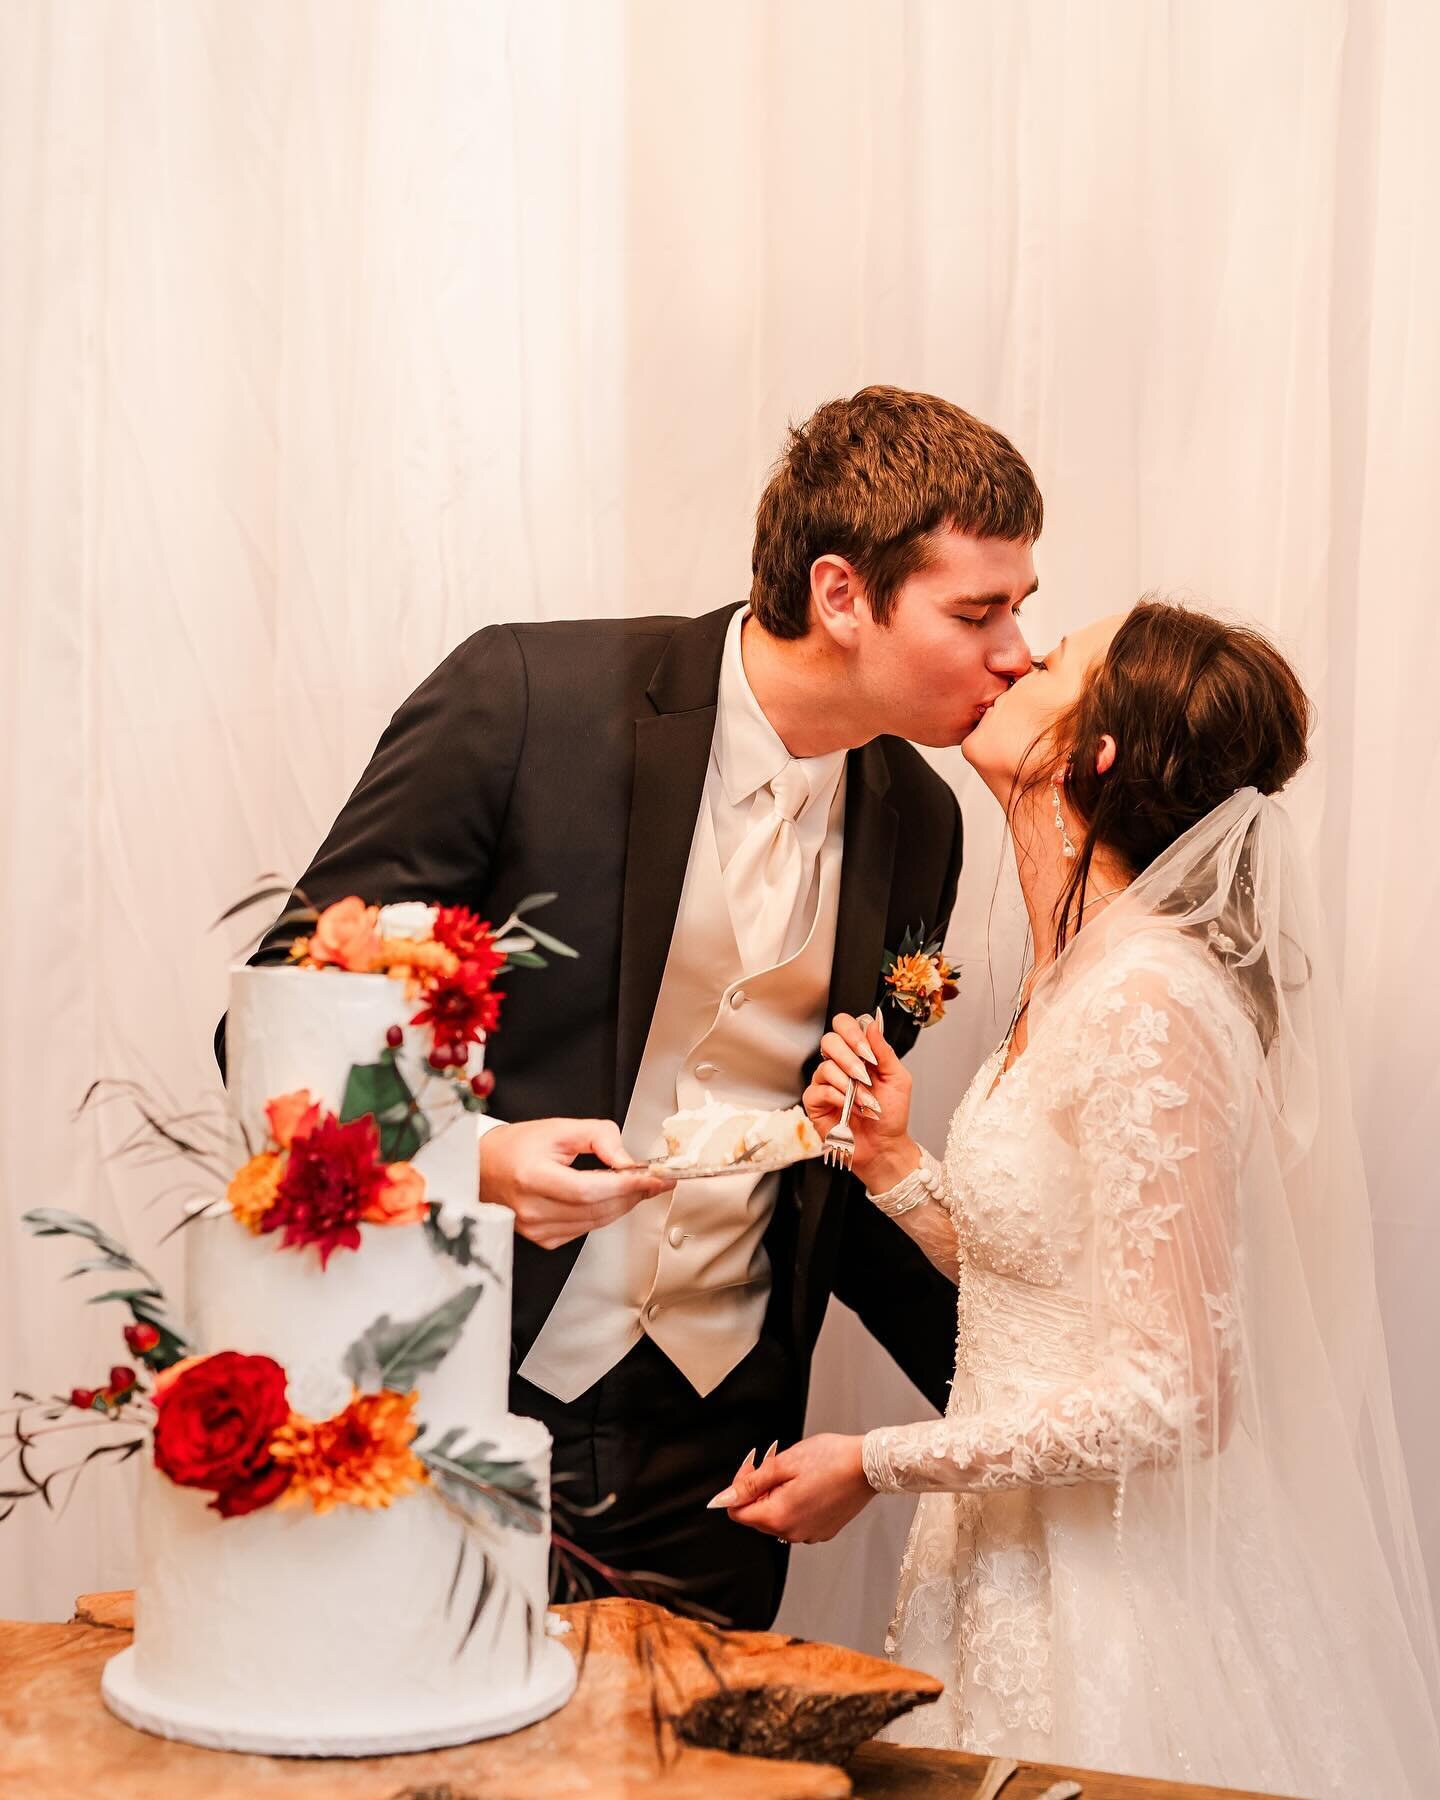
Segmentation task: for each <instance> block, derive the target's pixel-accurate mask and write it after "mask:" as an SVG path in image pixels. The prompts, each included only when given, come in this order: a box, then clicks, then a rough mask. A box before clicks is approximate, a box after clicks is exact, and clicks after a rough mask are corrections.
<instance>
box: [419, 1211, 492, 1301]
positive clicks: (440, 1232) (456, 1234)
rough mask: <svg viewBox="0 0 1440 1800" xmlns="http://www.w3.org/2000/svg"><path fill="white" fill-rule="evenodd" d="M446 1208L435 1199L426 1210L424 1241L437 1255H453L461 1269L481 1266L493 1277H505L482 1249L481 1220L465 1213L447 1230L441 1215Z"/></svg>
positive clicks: (452, 1257) (481, 1268) (480, 1267)
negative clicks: (453, 1228)
mask: <svg viewBox="0 0 1440 1800" xmlns="http://www.w3.org/2000/svg"><path fill="white" fill-rule="evenodd" d="M444 1210H445V1209H444V1207H443V1206H442V1205H441V1204H440V1202H439V1201H438V1200H432V1201H431V1202H430V1206H429V1210H428V1211H427V1212H426V1214H425V1220H424V1225H425V1241H426V1243H427V1244H429V1246H430V1248H431V1249H432V1250H433V1251H434V1252H435V1254H436V1255H437V1256H448V1257H450V1258H451V1259H452V1261H454V1262H457V1263H459V1265H460V1267H461V1268H462V1269H480V1270H482V1271H483V1272H484V1273H485V1274H486V1275H488V1276H489V1277H490V1279H491V1280H492V1281H502V1277H501V1275H500V1271H499V1270H498V1269H496V1268H492V1267H491V1265H490V1264H489V1263H488V1262H486V1260H485V1258H484V1257H483V1256H482V1255H481V1253H480V1221H479V1220H478V1219H476V1218H473V1217H471V1215H470V1214H468V1213H465V1214H462V1215H461V1218H460V1223H459V1225H458V1226H457V1227H456V1229H455V1230H454V1231H453V1232H447V1231H446V1229H445V1225H444V1222H443V1219H442V1216H441V1215H442V1214H443V1212H444ZM502 1285H503V1282H502Z"/></svg>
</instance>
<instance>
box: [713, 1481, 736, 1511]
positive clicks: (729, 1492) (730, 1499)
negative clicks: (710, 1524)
mask: <svg viewBox="0 0 1440 1800" xmlns="http://www.w3.org/2000/svg"><path fill="white" fill-rule="evenodd" d="M739 1498H740V1492H739V1489H738V1488H733V1487H728V1488H721V1490H720V1492H719V1493H718V1494H717V1495H716V1496H715V1498H714V1499H713V1500H707V1501H706V1502H705V1510H706V1512H719V1510H720V1508H721V1507H722V1506H733V1505H734V1504H735V1502H736V1501H737V1500H738V1499H739Z"/></svg>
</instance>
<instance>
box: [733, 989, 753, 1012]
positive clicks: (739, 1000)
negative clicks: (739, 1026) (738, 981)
mask: <svg viewBox="0 0 1440 1800" xmlns="http://www.w3.org/2000/svg"><path fill="white" fill-rule="evenodd" d="M749 998H750V996H749V995H748V994H747V993H746V992H745V990H744V988H736V990H735V992H734V993H733V994H732V995H731V996H730V1004H731V1006H733V1007H735V1008H736V1010H737V1011H738V1009H739V1008H740V1007H742V1006H743V1005H744V1004H745V1002H746V1001H747V1000H748V999H749Z"/></svg>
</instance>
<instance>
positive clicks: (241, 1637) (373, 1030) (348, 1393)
mask: <svg viewBox="0 0 1440 1800" xmlns="http://www.w3.org/2000/svg"><path fill="white" fill-rule="evenodd" d="M347 904H348V903H347ZM354 904H355V905H356V906H358V904H359V903H358V902H356V903H354ZM418 911H419V914H420V915H421V916H420V917H419V919H418V920H417V919H415V918H413V917H410V916H408V915H411V914H414V913H415V912H416V909H414V908H396V909H388V908H387V909H384V911H382V912H381V913H380V914H379V915H378V918H377V917H376V916H375V909H373V908H371V909H364V913H365V917H364V923H363V927H362V929H363V931H364V933H365V934H366V935H365V937H364V943H365V944H366V945H367V946H371V947H372V948H370V949H367V950H366V951H365V953H364V954H360V953H356V952H355V951H354V948H353V945H354V942H355V940H354V938H353V937H352V936H350V934H349V927H348V925H347V923H346V919H345V918H344V917H341V918H339V920H338V923H337V921H336V920H335V919H333V918H332V919H331V921H330V925H331V931H330V939H329V940H326V938H325V926H326V919H325V916H323V915H322V918H321V921H320V925H319V926H317V931H316V935H315V938H314V939H313V940H312V943H313V946H314V948H313V949H312V950H311V951H310V953H309V954H302V955H301V956H299V957H297V958H296V960H295V961H294V962H292V964H291V966H288V967H278V968H276V967H272V968H244V969H237V970H236V971H234V972H233V974H232V977H231V987H230V1011H229V1015H228V1022H227V1036H226V1042H227V1050H228V1063H229V1083H230V1086H229V1107H230V1113H231V1116H232V1119H233V1123H234V1129H235V1135H236V1150H235V1160H236V1165H237V1168H236V1173H235V1174H234V1175H233V1177H232V1179H231V1180H230V1182H229V1186H228V1190H227V1195H226V1198H225V1199H224V1200H219V1201H214V1202H211V1203H208V1204H206V1205H204V1207H203V1209H201V1210H199V1211H198V1212H197V1213H196V1215H195V1216H194V1217H193V1218H192V1219H190V1220H189V1222H187V1223H186V1225H185V1227H184V1242H185V1244H186V1268H187V1276H188V1304H187V1308H186V1315H187V1332H188V1341H187V1344H186V1346H185V1347H186V1348H187V1349H193V1350H195V1351H196V1352H198V1354H195V1355H191V1356H188V1357H185V1358H184V1359H183V1360H178V1361H175V1362H173V1364H172V1365H171V1366H169V1367H166V1368H163V1369H160V1370H159V1371H158V1372H157V1375H156V1379H155V1384H154V1392H153V1401H154V1407H155V1423H154V1459H153V1465H152V1466H147V1467H146V1468H145V1470H144V1474H143V1478H142V1479H143V1486H142V1495H141V1503H140V1581H139V1587H138V1591H137V1595H136V1622H135V1641H134V1644H133V1646H132V1647H131V1648H130V1649H128V1650H126V1651H125V1652H123V1653H122V1654H121V1655H119V1656H117V1657H115V1658H114V1659H112V1661H111V1662H110V1663H109V1664H108V1665H107V1668H106V1671H105V1678H104V1693H105V1699H106V1701H107V1703H108V1704H109V1705H110V1707H111V1708H112V1710H114V1711H115V1712H116V1713H118V1714H119V1715H120V1716H121V1717H122V1718H124V1719H126V1720H128V1721H129V1722H130V1723H132V1724H135V1725H138V1726H141V1727H143V1728H145V1729H147V1730H150V1731H156V1732H160V1733H162V1734H164V1735H166V1736H171V1737H178V1738H184V1739H187V1740H189V1741H191V1742H194V1743H200V1744H206V1745H210V1746H214V1747H218V1748H225V1749H242V1750H254V1751H264V1752H270V1753H282V1754H308V1755H337V1754H340V1755H369V1754H379V1753H383V1752H386V1751H398V1750H410V1749H421V1748H428V1747H432V1746H438V1745H443V1744H452V1743H459V1742H463V1741H466V1740H468V1739H471V1738H476V1737H483V1736H488V1735H493V1734H495V1733H498V1732H502V1731H509V1730H512V1729H515V1728H516V1727H518V1726H520V1725H524V1724H527V1723H529V1722H531V1721H532V1720H534V1719H537V1718H540V1717H542V1716H544V1715H545V1714H546V1713H548V1712H550V1711H552V1710H554V1708H555V1707H557V1706H559V1705H560V1704H562V1703H563V1701H564V1700H565V1699H566V1698H567V1697H568V1696H569V1694H570V1692H571V1690H572V1688H573V1686H574V1681H575V1662H574V1658H573V1657H572V1656H571V1655H570V1653H569V1651H568V1650H567V1649H566V1648H565V1646H564V1645H563V1644H562V1643H559V1642H556V1641H555V1640H554V1639H553V1638H552V1637H550V1636H549V1635H548V1634H547V1630H546V1618H547V1614H546V1605H547V1598H548V1576H549V1567H548V1565H549V1549H550V1516H549V1470H550V1438H549V1434H548V1433H547V1432H546V1430H545V1428H544V1427H543V1426H542V1425H541V1424H539V1423H538V1422H537V1421H535V1420H532V1419H525V1418H517V1417H515V1416H514V1415H512V1414H511V1413H510V1412H509V1411H508V1410H507V1384H508V1375H509V1340H510V1292H509V1279H510V1267H511V1231H512V1215H511V1214H510V1213H509V1212H508V1211H507V1210H505V1209H504V1208H502V1207H496V1206H487V1205H483V1204H481V1203H480V1201H479V1198H478V1141H479V1134H478V1130H477V1126H476V1121H475V1119H474V1117H473V1116H472V1110H473V1107H474V1104H475V1100H474V1098H473V1096H474V1095H475V1094H478V1093H483V1091H484V1082H483V1078H482V1077H481V1073H480V1071H481V1062H482V1059H483V1053H484V1051H483V1031H482V1030H480V1029H478V1028H477V1027H476V1024H475V1021H476V1019H477V1018H478V1017H480V1016H482V1015H481V1014H480V1013H477V1012H476V1010H475V1008H474V1006H473V1005H472V1007H471V1010H470V1013H469V1014H468V1020H469V1027H470V1028H469V1029H456V1028H454V1019H455V1017H456V1016H457V1013H456V1010H455V1009H454V1008H452V1009H451V1010H450V1012H449V1013H447V1012H446V1010H445V1004H444V995H443V993H442V994H439V997H438V998H437V993H438V990H439V987H440V986H442V985H443V983H441V982H440V981H439V978H438V977H437V975H436V970H437V969H442V970H443V971H446V975H445V979H447V980H449V981H450V982H451V983H452V985H454V984H455V983H456V982H459V983H460V984H461V985H463V981H462V979H461V977H460V976H458V975H457V973H456V970H457V968H459V967H461V966H463V964H464V961H465V957H466V954H467V951H474V945H475V943H477V942H478V941H479V940H478V939H475V938H474V937H473V934H472V938H470V939H466V938H465V936H464V932H465V930H466V929H467V928H466V927H465V925H464V921H463V919H462V921H461V923H460V924H459V925H456V924H455V923H454V921H453V919H452V920H451V921H450V925H449V929H450V936H451V940H452V941H451V942H450V944H448V945H447V943H445V942H442V941H441V940H442V939H443V938H444V937H445V935H446V934H445V930H444V928H443V927H444V919H443V915H442V928H441V930H440V931H439V933H438V935H437V933H436V929H435V921H436V914H435V913H434V910H433V909H425V908H420V909H418ZM387 914H388V915H390V916H389V917H388V918H387ZM387 930H388V932H389V935H387ZM457 933H458V934H459V936H458V937H457V936H456V934H457ZM327 941H329V942H331V944H332V947H333V944H334V943H339V944H340V945H341V946H342V953H341V954H340V955H338V956H336V955H329V954H328V953H327V951H326V948H325V945H326V942H327ZM346 944H349V945H350V951H349V953H348V954H346V953H345V952H344V946H345V945H346ZM376 944H379V945H382V946H385V947H386V949H387V951H388V954H382V953H380V952H378V951H375V950H373V946H374V945H376ZM530 947H531V948H532V949H533V944H532V945H531V946H530ZM303 949H304V946H302V950H303ZM475 954H478V952H475ZM475 954H472V955H471V958H470V960H471V964H472V966H478V965H476V964H475ZM502 959H503V946H502V957H501V958H497V957H494V956H492V957H491V958H490V961H489V963H488V964H486V965H485V973H486V974H487V975H488V974H490V973H493V971H494V968H496V967H498V966H500V961H501V960H502ZM470 987H471V990H472V991H471V993H470V1000H471V1001H472V1002H474V1001H476V999H477V995H478V991H479V990H478V986H477V982H476V980H475V979H474V978H471V980H470ZM417 1005H418V1006H419V1007H420V1011H419V1012H418V1013H417ZM427 1012H428V1014H429V1016H428V1017H427V1016H426V1014H427ZM417 1020H419V1022H417ZM477 1039H478V1040H480V1041H477ZM147 1461H148V1459H147Z"/></svg>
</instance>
